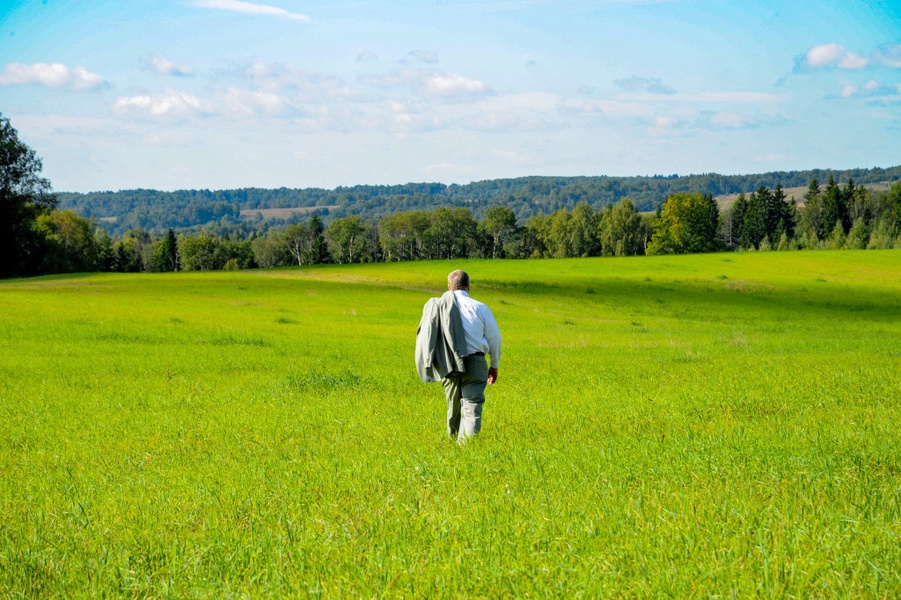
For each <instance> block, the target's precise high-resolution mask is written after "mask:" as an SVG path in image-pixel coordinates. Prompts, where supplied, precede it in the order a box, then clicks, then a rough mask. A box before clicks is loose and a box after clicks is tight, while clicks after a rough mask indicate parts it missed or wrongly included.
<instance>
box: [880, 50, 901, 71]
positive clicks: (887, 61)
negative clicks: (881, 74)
mask: <svg viewBox="0 0 901 600" xmlns="http://www.w3.org/2000/svg"><path fill="white" fill-rule="evenodd" d="M875 60H876V62H878V63H879V64H881V65H883V66H885V67H888V68H890V69H901V44H899V45H897V46H888V47H885V48H882V49H881V50H879V52H877V53H876V57H875Z"/></svg>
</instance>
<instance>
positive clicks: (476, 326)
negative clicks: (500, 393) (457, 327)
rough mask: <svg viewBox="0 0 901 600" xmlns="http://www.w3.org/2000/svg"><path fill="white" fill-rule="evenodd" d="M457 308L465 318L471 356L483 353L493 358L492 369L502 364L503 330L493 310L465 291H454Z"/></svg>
mask: <svg viewBox="0 0 901 600" xmlns="http://www.w3.org/2000/svg"><path fill="white" fill-rule="evenodd" d="M454 297H455V298H456V299H457V308H459V309H460V316H461V317H462V318H463V333H464V334H465V335H466V349H467V350H468V351H469V354H475V353H476V352H483V353H485V354H488V355H490V356H491V367H492V368H493V369H497V368H498V367H499V366H500V364H501V330H500V329H499V328H498V326H497V321H495V320H494V315H493V314H491V309H490V308H488V307H487V306H485V305H484V304H482V303H481V302H479V301H478V300H473V299H472V298H470V297H469V292H467V291H465V290H454Z"/></svg>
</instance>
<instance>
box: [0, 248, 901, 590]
mask: <svg viewBox="0 0 901 600" xmlns="http://www.w3.org/2000/svg"><path fill="white" fill-rule="evenodd" d="M457 267H461V268H464V269H467V270H468V271H469V272H470V274H471V275H472V278H473V296H474V297H476V298H478V299H481V300H483V301H485V302H486V303H488V304H489V305H490V306H491V307H492V309H493V311H494V313H495V316H496V317H497V319H498V321H499V323H500V325H501V329H502V332H503V335H504V355H503V359H502V363H501V371H500V380H499V382H498V384H497V385H495V386H493V387H491V388H489V390H488V393H487V395H488V401H487V403H486V406H485V421H484V428H483V432H482V434H481V435H480V436H479V437H478V438H476V439H474V440H472V441H471V442H470V443H468V444H467V445H465V446H464V447H458V446H457V445H456V444H455V443H453V442H452V441H450V440H449V439H447V438H446V437H445V435H444V410H445V408H444V400H443V396H442V391H441V388H440V386H438V385H437V384H435V385H425V384H422V383H420V382H419V380H418V377H417V376H416V372H415V368H414V365H413V344H414V338H415V331H416V326H417V324H418V320H419V316H420V314H421V309H422V305H423V303H424V302H425V300H426V299H427V298H428V297H430V296H432V295H438V294H439V293H440V292H441V291H442V287H443V282H444V281H445V278H446V275H447V273H448V272H449V271H450V270H452V269H453V268H457ZM0 307H2V312H0V596H3V597H25V596H28V597H31V596H35V595H40V596H70V595H74V596H100V595H114V596H142V597H143V596H167V597H186V596H188V597H194V596H212V597H221V596H243V595H250V596H259V595H272V596H307V595H315V596H318V595H323V596H327V597H337V596H352V597H359V596H365V597H370V596H404V597H410V596H412V597H432V596H471V595H475V596H490V597H496V596H515V597H523V596H526V597H527V596H541V597H544V596H549V595H550V596H566V597H569V596H580V595H582V596H589V597H597V596H609V595H613V596H628V597H633V596H676V597H686V596H687V597H695V596H700V597H707V596H731V595H738V596H741V597H747V596H766V597H773V596H776V597H782V596H801V597H809V596H821V597H822V596H825V597H861V596H871V597H897V596H899V595H901V579H899V573H901V506H899V504H901V427H899V423H901V406H899V391H901V253H899V252H897V251H857V252H792V253H747V254H728V255H726V254H715V255H706V256H685V257H646V258H645V257H639V258H624V259H580V260H551V261H519V262H508V261H485V262H480V261H471V262H466V261H464V262H459V263H446V262H433V263H406V264H377V265H355V266H343V267H338V266H332V267H322V268H309V269H302V270H296V269H288V270H274V271H253V272H241V273H231V272H217V273H178V274H170V275H115V274H105V275H90V276H80V277H72V276H70V277H48V278H40V279H32V280H13V281H6V282H0Z"/></svg>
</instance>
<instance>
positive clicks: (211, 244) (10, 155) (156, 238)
mask: <svg viewBox="0 0 901 600" xmlns="http://www.w3.org/2000/svg"><path fill="white" fill-rule="evenodd" d="M40 171H41V163H40V160H39V159H38V158H37V157H36V156H35V154H34V152H33V151H32V150H31V149H30V148H28V147H27V146H26V145H25V144H23V143H22V142H21V141H19V140H18V137H17V134H16V131H15V129H13V128H12V127H11V125H10V124H9V121H8V120H7V119H4V118H3V117H2V116H0V217H2V218H0V227H2V230H0V277H9V276H27V275H38V274H48V273H65V272H86V271H118V272H166V271H179V270H186V271H200V270H219V269H248V268H256V267H264V268H269V267H279V266H288V265H301V266H302V265H311V264H322V263H338V264H347V263H359V262H377V261H410V260H436V259H455V258H492V259H498V258H515V259H528V258H566V257H583V256H628V255H640V254H669V253H694V252H714V251H726V250H739V251H751V250H755V251H760V250H797V249H823V248H835V249H838V248H849V249H863V248H901V181H898V182H896V183H895V184H894V185H892V186H891V188H890V189H888V190H887V191H872V190H869V189H867V188H865V187H863V186H862V185H858V184H856V183H855V182H854V181H853V180H848V182H847V183H845V184H844V185H839V183H837V181H836V180H835V178H834V177H832V176H830V177H829V178H828V180H827V182H826V184H825V185H821V184H820V182H819V181H818V180H817V179H816V178H812V179H811V180H810V181H809V184H808V189H807V192H806V193H805V195H804V198H803V200H804V203H803V205H798V204H797V203H796V202H795V200H794V199H788V198H786V194H785V192H784V191H783V188H782V185H781V183H778V182H777V183H776V184H775V185H774V186H773V187H772V189H771V188H770V187H768V186H764V185H761V186H759V187H758V188H757V189H756V190H755V191H754V192H752V193H750V194H745V193H741V194H740V195H739V196H738V198H737V199H736V200H735V202H734V203H733V204H732V205H731V206H729V207H727V208H725V209H721V208H720V207H719V206H718V204H717V203H716V201H715V200H714V198H713V195H712V194H710V193H703V192H700V191H684V192H677V193H674V194H671V195H670V196H668V197H667V198H666V199H665V200H664V202H663V203H662V204H661V205H660V206H658V207H657V210H656V211H655V212H639V207H637V206H636V204H635V203H633V202H632V200H631V199H629V198H622V199H620V200H619V201H617V202H616V203H613V204H607V205H605V206H603V207H602V208H601V209H599V210H598V209H596V208H595V207H594V206H593V205H592V204H591V203H589V202H588V201H587V200H581V201H579V202H577V203H576V204H575V206H574V207H573V208H572V209H568V208H563V207H561V208H558V209H556V210H554V211H552V212H549V213H543V212H539V213H537V214H535V215H532V216H530V217H528V218H527V219H524V220H523V219H521V218H520V217H519V216H518V215H517V213H516V212H515V211H514V209H513V208H511V207H508V206H491V207H488V208H487V209H486V210H484V212H483V213H482V214H481V215H480V218H476V216H475V215H474V211H473V210H472V209H471V208H469V207H454V206H442V207H438V208H433V209H431V210H406V211H400V212H395V213H391V214H386V215H383V216H381V217H379V218H363V217H361V216H360V215H350V216H346V217H337V218H333V219H332V220H331V221H329V222H328V223H325V222H324V221H323V219H322V217H321V216H320V215H319V214H315V213H314V214H313V215H312V216H310V217H309V218H307V219H306V220H303V221H298V222H294V223H290V224H287V225H286V226H284V227H281V228H268V229H251V230H248V229H247V225H246V224H242V225H240V226H239V225H236V226H234V228H232V229H231V230H228V229H225V230H224V231H223V225H222V224H219V226H218V229H217V228H213V227H207V228H199V229H198V228H195V229H188V230H181V231H178V232H176V230H175V228H168V229H167V230H166V231H165V232H163V233H161V234H159V233H151V232H150V231H148V230H146V229H144V228H141V227H134V228H131V229H128V230H127V231H125V232H124V233H122V234H121V235H110V233H108V231H107V230H106V229H104V228H103V227H101V226H100V225H99V223H98V221H97V220H96V219H94V218H92V219H86V218H84V217H83V216H80V215H78V214H77V213H76V212H75V211H73V210H63V209H59V208H58V207H57V200H56V198H55V196H54V195H53V194H52V192H51V188H50V183H49V181H47V180H46V179H44V178H42V177H41V176H40Z"/></svg>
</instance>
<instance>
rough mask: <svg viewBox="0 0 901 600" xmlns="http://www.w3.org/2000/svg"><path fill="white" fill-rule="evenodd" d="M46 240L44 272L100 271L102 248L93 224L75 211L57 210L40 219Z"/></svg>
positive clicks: (39, 228) (40, 225) (40, 226)
mask: <svg viewBox="0 0 901 600" xmlns="http://www.w3.org/2000/svg"><path fill="white" fill-rule="evenodd" d="M36 229H37V231H39V232H40V233H41V236H42V237H43V239H44V243H43V246H44V249H43V253H42V254H43V265H42V268H41V271H42V272H45V273H74V272H85V271H96V270H97V269H98V268H99V262H100V261H99V247H98V244H97V240H96V239H95V238H94V231H93V228H92V227H91V224H90V223H89V222H88V221H87V220H85V219H83V218H81V217H79V216H78V215H77V214H75V213H74V212H73V211H71V210H55V211H50V212H47V213H44V214H42V215H40V216H39V217H38V218H37V222H36Z"/></svg>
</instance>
